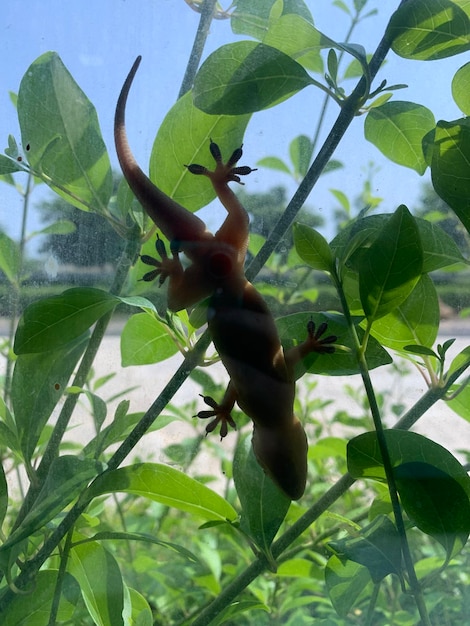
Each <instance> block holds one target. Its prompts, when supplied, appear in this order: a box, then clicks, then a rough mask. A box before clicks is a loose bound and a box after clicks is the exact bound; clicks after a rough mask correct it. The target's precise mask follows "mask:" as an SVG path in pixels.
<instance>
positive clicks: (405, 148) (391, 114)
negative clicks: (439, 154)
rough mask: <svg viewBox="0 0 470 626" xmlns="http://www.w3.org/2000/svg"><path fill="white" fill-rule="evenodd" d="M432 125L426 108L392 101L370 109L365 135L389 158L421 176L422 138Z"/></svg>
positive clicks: (422, 161) (432, 116)
mask: <svg viewBox="0 0 470 626" xmlns="http://www.w3.org/2000/svg"><path fill="white" fill-rule="evenodd" d="M434 125H435V120H434V115H433V114H432V112H431V111H430V110H429V109H427V108H426V107H424V106H422V105H420V104H414V103H413V102H401V101H398V100H393V101H392V102H386V103H385V104H383V105H382V106H379V107H373V108H372V109H370V111H369V113H368V114H367V117H366V121H365V124H364V133H365V137H366V139H367V140H368V141H370V142H371V143H373V144H374V146H376V147H377V148H378V149H379V150H380V151H381V152H382V153H383V154H384V155H385V156H386V157H387V158H388V159H390V160H391V161H393V162H394V163H399V164H400V165H404V166H406V167H410V168H411V169H414V170H415V171H416V172H418V174H424V172H425V171H426V168H427V163H426V160H425V157H424V153H423V139H424V137H425V135H426V134H427V133H428V132H429V131H431V130H432V129H433V128H434Z"/></svg>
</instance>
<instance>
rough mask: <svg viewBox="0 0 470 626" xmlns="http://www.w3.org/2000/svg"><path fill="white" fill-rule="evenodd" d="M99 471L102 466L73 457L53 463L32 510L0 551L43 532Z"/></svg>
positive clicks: (69, 456)
mask: <svg viewBox="0 0 470 626" xmlns="http://www.w3.org/2000/svg"><path fill="white" fill-rule="evenodd" d="M101 469H102V466H101V464H100V463H97V462H96V461H93V460H91V459H83V460H81V459H79V458H77V457H76V456H72V455H64V456H60V457H59V458H57V459H55V460H54V461H53V462H52V464H51V467H50V470H49V474H48V475H47V478H46V481H45V482H44V485H43V487H42V489H41V491H40V492H39V495H38V497H37V498H36V500H35V502H34V505H33V508H32V509H31V510H30V512H29V513H28V514H27V515H26V517H25V518H24V519H23V521H22V522H21V524H20V525H19V526H18V528H16V530H14V531H13V532H12V534H11V535H10V536H9V537H8V539H7V541H5V543H3V544H2V546H1V547H0V551H3V550H7V549H10V548H11V547H12V546H13V545H15V544H16V543H18V542H19V541H21V540H22V539H25V538H26V537H29V536H30V535H32V534H33V533H34V532H36V531H37V530H39V529H40V528H43V527H44V526H45V525H46V524H47V523H48V522H50V521H51V520H52V518H53V517H54V516H55V515H57V513H60V512H61V511H63V510H64V509H65V508H66V507H67V506H68V505H69V504H70V503H71V502H73V500H75V498H76V497H77V496H78V495H79V494H80V493H81V492H82V491H83V489H84V488H85V487H86V485H87V484H88V483H89V482H90V480H91V479H92V478H94V477H95V476H96V474H97V472H99V471H100V470H101Z"/></svg>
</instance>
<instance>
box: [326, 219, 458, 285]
mask: <svg viewBox="0 0 470 626" xmlns="http://www.w3.org/2000/svg"><path fill="white" fill-rule="evenodd" d="M389 218H390V215H388V214H380V215H371V216H369V217H364V218H361V219H359V220H355V221H353V222H351V223H350V225H348V226H347V227H346V228H344V229H343V230H342V231H341V232H340V233H339V235H337V236H336V237H335V238H334V239H333V241H332V242H331V244H330V247H331V248H332V250H333V252H334V253H335V254H336V256H337V257H338V258H339V259H341V260H342V261H343V263H346V262H348V264H351V263H352V267H356V266H357V263H355V262H354V255H355V254H356V255H357V254H358V255H359V257H360V256H361V254H362V252H363V249H366V248H368V247H369V246H370V244H371V243H372V242H373V241H374V239H375V238H376V237H377V236H378V234H379V232H380V231H381V230H382V229H384V228H385V225H386V223H387V220H388V219H389ZM415 221H416V225H417V226H418V230H419V237H420V240H421V246H422V248H423V269H422V271H423V273H428V272H434V271H435V270H438V269H441V268H443V267H447V266H449V265H454V264H456V263H465V262H466V260H465V258H464V257H463V256H462V253H461V252H460V249H459V247H458V246H457V244H456V243H455V241H454V240H453V239H452V238H451V237H450V236H449V235H448V234H447V233H446V232H445V231H444V230H442V228H441V227H440V226H439V225H438V224H433V223H432V222H428V221H427V220H425V219H421V218H415Z"/></svg>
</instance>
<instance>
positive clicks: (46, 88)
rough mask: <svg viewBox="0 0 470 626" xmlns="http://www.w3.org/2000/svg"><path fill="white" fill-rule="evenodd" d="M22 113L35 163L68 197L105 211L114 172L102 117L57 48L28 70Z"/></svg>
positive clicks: (23, 133)
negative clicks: (74, 77)
mask: <svg viewBox="0 0 470 626" xmlns="http://www.w3.org/2000/svg"><path fill="white" fill-rule="evenodd" d="M18 118H19V122H20V127H21V138H22V141H23V145H24V146H27V155H28V161H29V163H30V164H31V166H32V167H33V168H34V169H35V170H36V171H37V172H40V173H42V175H43V178H44V180H45V181H46V182H47V183H48V184H49V185H50V186H51V187H52V188H53V189H54V190H55V191H56V192H57V193H59V194H60V195H61V196H63V197H64V198H65V199H66V200H67V202H70V203H71V204H73V205H74V206H76V207H77V208H79V209H83V210H86V211H89V210H93V211H98V212H99V211H103V210H104V209H105V208H106V206H107V204H108V202H109V199H110V197H111V193H112V173H111V166H110V162H109V157H108V153H107V152H106V147H105V145H104V142H103V139H102V137H101V131H100V128H99V123H98V117H97V115H96V111H95V109H94V107H93V105H92V104H91V102H90V101H89V100H88V98H87V97H86V95H85V94H84V93H83V91H82V90H81V89H80V87H79V86H78V85H77V83H76V82H75V81H74V79H73V78H72V76H71V75H70V73H69V72H68V70H67V69H66V67H65V66H64V64H63V63H62V61H61V59H60V57H59V56H58V55H57V54H56V53H55V52H46V53H45V54H43V55H42V56H40V57H39V58H38V59H36V61H34V63H33V64H32V65H31V66H30V67H29V68H28V70H27V71H26V74H25V75H24V77H23V79H22V81H21V85H20V90H19V93H18Z"/></svg>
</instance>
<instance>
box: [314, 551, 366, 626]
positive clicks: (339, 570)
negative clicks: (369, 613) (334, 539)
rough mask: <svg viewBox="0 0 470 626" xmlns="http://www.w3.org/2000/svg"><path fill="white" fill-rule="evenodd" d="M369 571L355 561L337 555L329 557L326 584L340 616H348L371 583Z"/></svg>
mask: <svg viewBox="0 0 470 626" xmlns="http://www.w3.org/2000/svg"><path fill="white" fill-rule="evenodd" d="M371 582H372V581H371V577H370V574H369V571H368V570H367V568H366V567H364V566H363V565H359V563H354V561H344V562H343V561H342V560H341V559H340V558H339V557H337V556H336V555H334V556H332V557H331V558H329V559H328V563H327V564H326V568H325V584H326V588H327V591H328V596H329V598H330V600H331V604H332V605H333V607H334V609H335V611H336V612H337V613H338V615H339V616H340V617H346V616H347V615H348V613H349V611H350V610H351V609H352V607H353V606H354V605H355V604H356V603H357V602H358V601H359V600H360V599H361V597H362V594H363V593H364V592H365V590H366V588H367V587H368V585H370V584H371Z"/></svg>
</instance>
